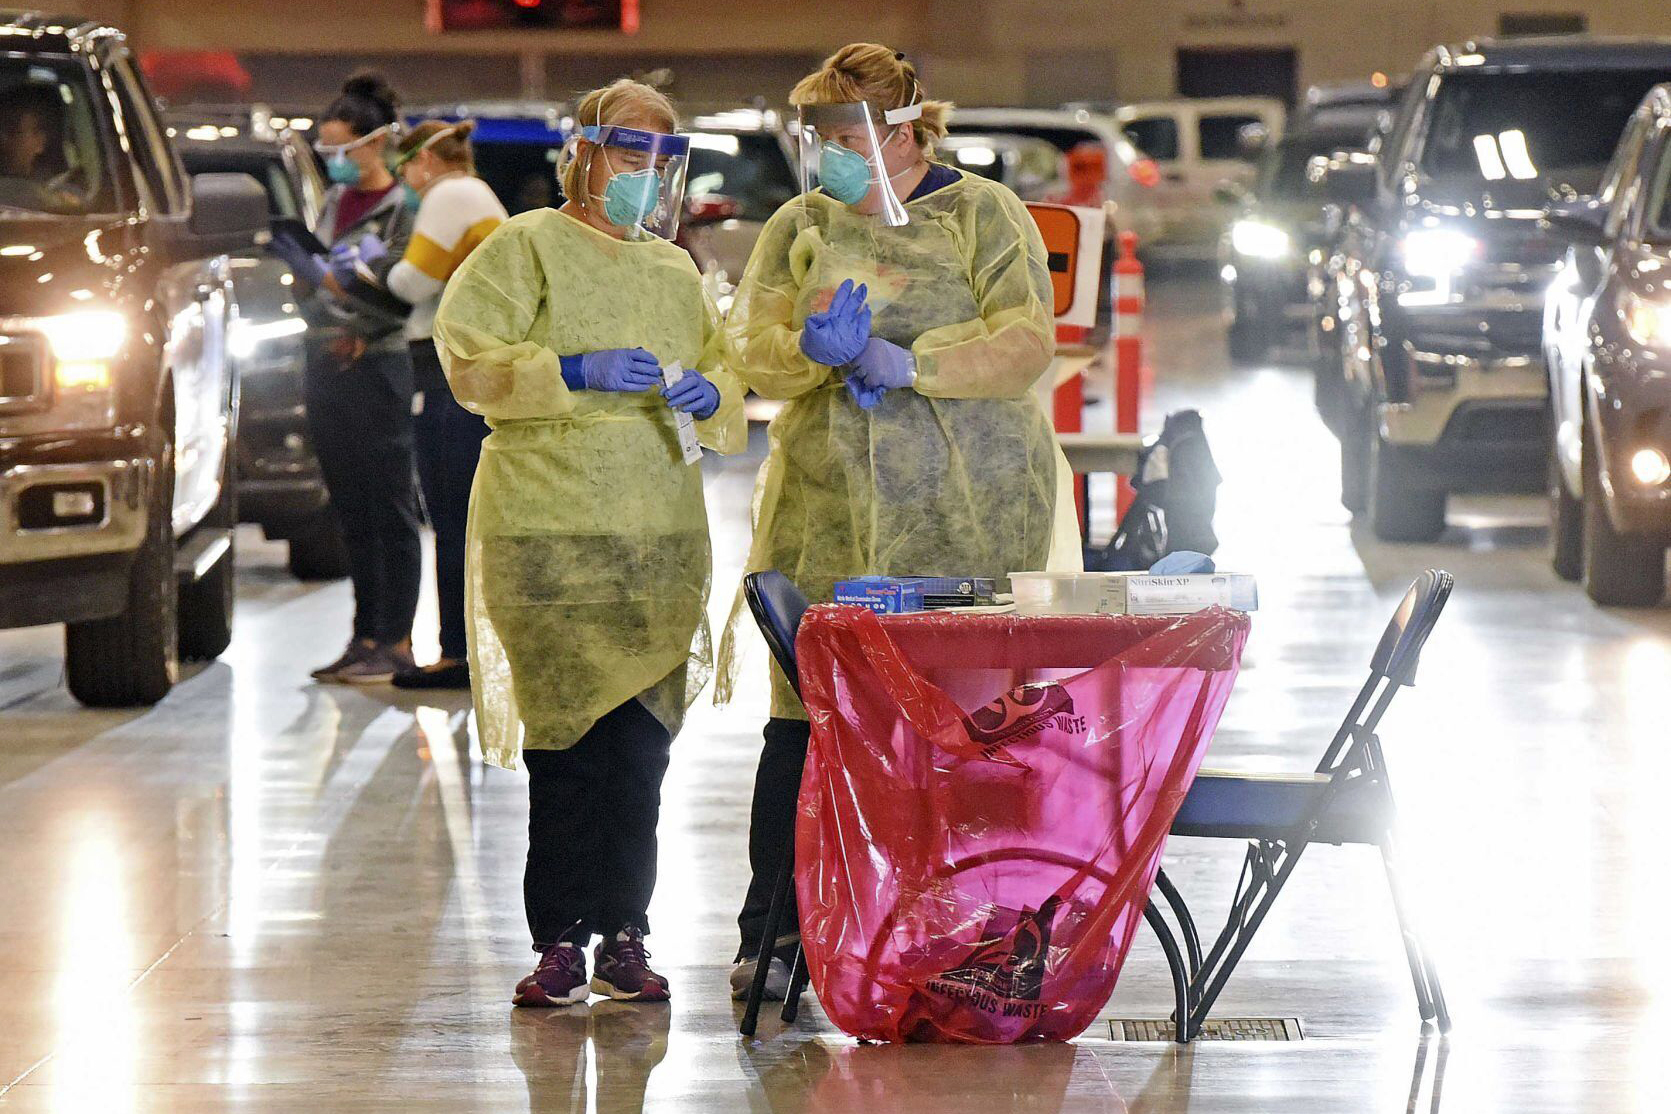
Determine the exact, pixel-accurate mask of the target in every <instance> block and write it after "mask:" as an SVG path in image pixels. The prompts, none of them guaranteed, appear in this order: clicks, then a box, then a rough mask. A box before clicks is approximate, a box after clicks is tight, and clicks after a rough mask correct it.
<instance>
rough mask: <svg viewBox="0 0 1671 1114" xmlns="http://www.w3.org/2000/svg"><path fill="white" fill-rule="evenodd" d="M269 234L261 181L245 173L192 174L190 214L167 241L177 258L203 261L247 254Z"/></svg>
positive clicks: (265, 193)
mask: <svg viewBox="0 0 1671 1114" xmlns="http://www.w3.org/2000/svg"><path fill="white" fill-rule="evenodd" d="M270 235H271V231H270V223H269V217H268V214H267V191H266V190H264V189H262V188H261V183H260V182H257V181H256V180H255V179H254V178H253V177H251V176H250V175H248V174H193V175H192V178H191V215H190V216H189V217H188V218H187V219H186V220H185V221H184V222H181V223H180V224H179V225H178V226H176V227H174V228H172V229H170V231H169V236H168V238H169V241H170V245H169V246H170V248H171V249H172V251H171V254H173V255H174V256H176V257H177V258H180V259H206V258H208V257H209V256H213V255H228V254H232V253H236V252H243V251H249V250H250V249H251V248H253V247H256V246H257V245H259V244H261V243H262V242H264V241H265V240H266V239H267V237H268V236H270Z"/></svg>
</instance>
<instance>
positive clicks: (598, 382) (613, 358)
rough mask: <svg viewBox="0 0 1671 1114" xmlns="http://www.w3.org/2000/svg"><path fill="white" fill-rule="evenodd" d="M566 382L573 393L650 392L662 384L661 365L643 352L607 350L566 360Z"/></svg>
mask: <svg viewBox="0 0 1671 1114" xmlns="http://www.w3.org/2000/svg"><path fill="white" fill-rule="evenodd" d="M560 362H561V363H562V365H563V382H564V383H565V384H567V386H568V388H569V390H571V391H579V390H587V391H625V392H627V393H629V394H630V393H635V392H638V391H647V390H649V389H650V388H651V387H654V386H656V385H658V384H659V383H660V382H661V365H660V364H658V363H656V358H655V357H654V356H652V355H651V354H650V353H648V352H646V351H645V350H644V349H642V348H605V349H604V350H603V351H601V352H586V353H583V354H581V355H578V356H563V357H561V358H560Z"/></svg>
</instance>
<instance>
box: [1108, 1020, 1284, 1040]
mask: <svg viewBox="0 0 1671 1114" xmlns="http://www.w3.org/2000/svg"><path fill="white" fill-rule="evenodd" d="M1108 1035H1109V1038H1110V1039H1112V1040H1117V1041H1169V1040H1173V1039H1175V1038H1176V1037H1177V1035H1178V1028H1177V1026H1175V1025H1173V1024H1172V1022H1170V1021H1162V1020H1149V1019H1147V1018H1133V1019H1130V1020H1120V1019H1111V1020H1110V1021H1109V1022H1108ZM1195 1039H1196V1040H1198V1041H1297V1040H1304V1039H1305V1034H1304V1033H1302V1032H1301V1031H1300V1019H1299V1018H1297V1017H1221V1018H1213V1019H1211V1020H1208V1021H1205V1022H1203V1023H1202V1025H1201V1032H1200V1033H1199V1034H1197V1035H1196V1038H1195Z"/></svg>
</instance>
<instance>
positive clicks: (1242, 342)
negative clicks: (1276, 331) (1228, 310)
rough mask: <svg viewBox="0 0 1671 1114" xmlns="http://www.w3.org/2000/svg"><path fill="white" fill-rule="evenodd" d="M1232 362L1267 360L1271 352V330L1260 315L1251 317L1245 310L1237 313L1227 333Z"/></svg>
mask: <svg viewBox="0 0 1671 1114" xmlns="http://www.w3.org/2000/svg"><path fill="white" fill-rule="evenodd" d="M1226 339H1227V341H1228V347H1229V349H1230V362H1231V363H1232V364H1236V365H1238V366H1245V365H1248V364H1259V363H1263V362H1265V360H1266V359H1267V358H1269V356H1270V354H1271V347H1272V344H1271V330H1270V327H1269V326H1268V325H1266V324H1265V323H1264V322H1263V321H1262V320H1260V318H1259V317H1257V316H1254V317H1249V316H1248V314H1247V313H1246V311H1245V310H1243V311H1240V312H1238V313H1237V314H1236V318H1235V320H1233V321H1231V322H1230V329H1229V332H1228V333H1227V334H1226Z"/></svg>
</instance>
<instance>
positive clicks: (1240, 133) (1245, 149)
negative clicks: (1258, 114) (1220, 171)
mask: <svg viewBox="0 0 1671 1114" xmlns="http://www.w3.org/2000/svg"><path fill="white" fill-rule="evenodd" d="M1270 142H1271V129H1270V128H1268V127H1266V126H1265V125H1264V124H1262V123H1259V122H1257V121H1255V122H1254V123H1251V124H1243V125H1242V126H1241V127H1239V128H1237V129H1236V149H1237V150H1238V151H1240V152H1241V155H1242V158H1244V159H1246V160H1247V161H1248V162H1257V161H1258V160H1259V156H1260V154H1261V153H1263V152H1264V150H1265V148H1266V147H1268V146H1269V145H1270Z"/></svg>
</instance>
